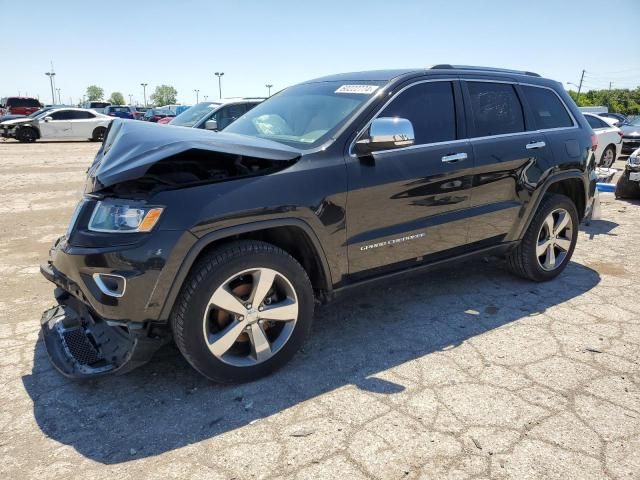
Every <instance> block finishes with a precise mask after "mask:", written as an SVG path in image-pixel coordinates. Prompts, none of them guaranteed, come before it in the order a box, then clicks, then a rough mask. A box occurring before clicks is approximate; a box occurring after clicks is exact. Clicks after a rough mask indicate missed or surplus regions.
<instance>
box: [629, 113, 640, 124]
mask: <svg viewBox="0 0 640 480" xmlns="http://www.w3.org/2000/svg"><path fill="white" fill-rule="evenodd" d="M627 124H628V125H633V126H634V127H640V115H638V116H637V117H634V118H631V119H629V120H628V121H627Z"/></svg>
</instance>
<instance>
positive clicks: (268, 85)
mask: <svg viewBox="0 0 640 480" xmlns="http://www.w3.org/2000/svg"><path fill="white" fill-rule="evenodd" d="M265 87H267V88H268V89H269V94H268V95H267V96H268V97H270V96H271V87H273V84H271V83H267V84H266V85H265Z"/></svg>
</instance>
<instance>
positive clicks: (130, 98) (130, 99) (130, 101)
mask: <svg viewBox="0 0 640 480" xmlns="http://www.w3.org/2000/svg"><path fill="white" fill-rule="evenodd" d="M132 99H133V95H131V94H129V105H133V100H132Z"/></svg>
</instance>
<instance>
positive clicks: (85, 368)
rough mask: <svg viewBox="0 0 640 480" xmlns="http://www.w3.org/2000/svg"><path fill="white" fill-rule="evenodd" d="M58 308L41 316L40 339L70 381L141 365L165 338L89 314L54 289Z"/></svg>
mask: <svg viewBox="0 0 640 480" xmlns="http://www.w3.org/2000/svg"><path fill="white" fill-rule="evenodd" d="M57 293H58V294H59V297H58V301H59V302H60V303H59V304H58V306H56V307H53V308H51V309H49V310H46V311H45V312H44V313H43V314H42V319H41V321H40V323H41V329H42V337H43V340H44V343H45V346H46V349H47V354H48V355H49V358H50V359H51V363H52V364H53V365H54V367H55V368H56V369H57V370H58V371H59V372H60V373H62V374H63V375H65V376H67V377H70V378H91V377H96V376H101V375H106V374H121V373H125V372H128V371H130V370H132V369H134V368H136V367H138V366H140V365H143V364H144V363H146V362H147V361H149V359H150V358H151V357H152V355H153V354H154V352H155V351H156V350H157V349H158V348H160V347H161V346H162V345H164V343H166V341H167V339H168V337H149V336H148V335H147V332H146V331H140V332H135V331H132V330H129V329H126V328H122V327H120V326H111V325H109V323H108V322H106V321H104V320H102V319H100V318H99V317H97V316H95V315H93V314H92V313H91V312H90V311H89V310H88V309H87V308H86V306H84V305H83V304H82V303H80V302H78V301H77V300H75V299H74V298H72V297H70V296H69V295H68V294H66V293H65V292H62V291H61V290H59V289H58V291H57Z"/></svg>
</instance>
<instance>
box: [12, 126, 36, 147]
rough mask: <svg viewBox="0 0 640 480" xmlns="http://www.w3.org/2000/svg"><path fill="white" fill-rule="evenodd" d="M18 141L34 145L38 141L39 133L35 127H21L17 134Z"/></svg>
mask: <svg viewBox="0 0 640 480" xmlns="http://www.w3.org/2000/svg"><path fill="white" fill-rule="evenodd" d="M16 139H17V140H18V141H19V142H23V143H33V142H35V141H36V140H37V139H38V132H36V130H35V129H34V128H33V127H20V129H18V131H17V132H16Z"/></svg>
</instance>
